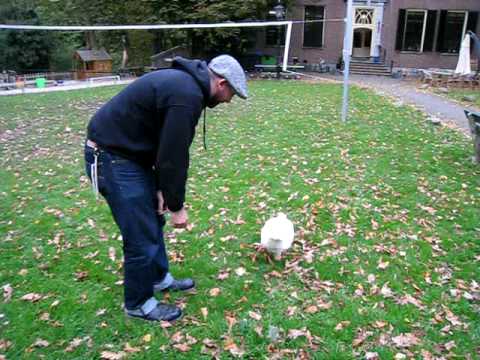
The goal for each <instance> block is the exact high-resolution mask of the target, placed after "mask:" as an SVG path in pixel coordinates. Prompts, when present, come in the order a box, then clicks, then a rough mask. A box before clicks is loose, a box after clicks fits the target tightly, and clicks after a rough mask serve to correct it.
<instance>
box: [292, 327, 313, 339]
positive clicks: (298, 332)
mask: <svg viewBox="0 0 480 360" xmlns="http://www.w3.org/2000/svg"><path fill="white" fill-rule="evenodd" d="M307 335H309V331H308V330H307V328H305V327H304V328H302V329H289V330H288V334H287V337H288V338H289V339H296V338H298V337H300V336H307Z"/></svg>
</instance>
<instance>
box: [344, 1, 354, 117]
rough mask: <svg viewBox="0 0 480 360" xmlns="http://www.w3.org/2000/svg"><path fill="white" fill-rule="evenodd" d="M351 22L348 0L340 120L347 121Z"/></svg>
mask: <svg viewBox="0 0 480 360" xmlns="http://www.w3.org/2000/svg"><path fill="white" fill-rule="evenodd" d="M352 23H353V0H348V3H347V14H346V18H345V34H344V36H343V62H344V69H343V102H342V121H343V122H345V121H347V115H348V79H349V76H350V57H351V55H352V34H353V32H352Z"/></svg>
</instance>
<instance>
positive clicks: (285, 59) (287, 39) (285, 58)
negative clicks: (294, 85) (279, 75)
mask: <svg viewBox="0 0 480 360" xmlns="http://www.w3.org/2000/svg"><path fill="white" fill-rule="evenodd" d="M291 35H292V22H291V21H289V22H288V25H287V34H286V35H285V51H284V53H283V71H287V65H288V52H289V51H290V36H291Z"/></svg>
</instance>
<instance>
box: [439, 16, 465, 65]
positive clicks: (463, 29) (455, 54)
mask: <svg viewBox="0 0 480 360" xmlns="http://www.w3.org/2000/svg"><path fill="white" fill-rule="evenodd" d="M446 11H447V15H446V16H447V17H448V14H449V13H459V14H461V13H463V14H464V18H463V26H462V36H461V37H460V46H462V41H463V39H464V38H465V34H466V32H467V25H468V16H469V15H470V10H448V9H447V10H446ZM445 27H446V24H445ZM459 54H460V50H459V51H458V52H448V51H441V52H440V55H450V56H458V55H459Z"/></svg>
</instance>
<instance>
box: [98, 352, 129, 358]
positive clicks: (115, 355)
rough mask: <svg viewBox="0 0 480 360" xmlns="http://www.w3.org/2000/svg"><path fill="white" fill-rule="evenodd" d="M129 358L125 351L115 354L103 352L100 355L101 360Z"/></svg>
mask: <svg viewBox="0 0 480 360" xmlns="http://www.w3.org/2000/svg"><path fill="white" fill-rule="evenodd" d="M126 356H127V353H126V352H124V351H119V352H113V351H102V353H101V354H100V359H102V360H122V359H123V358H125V357H126Z"/></svg>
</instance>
